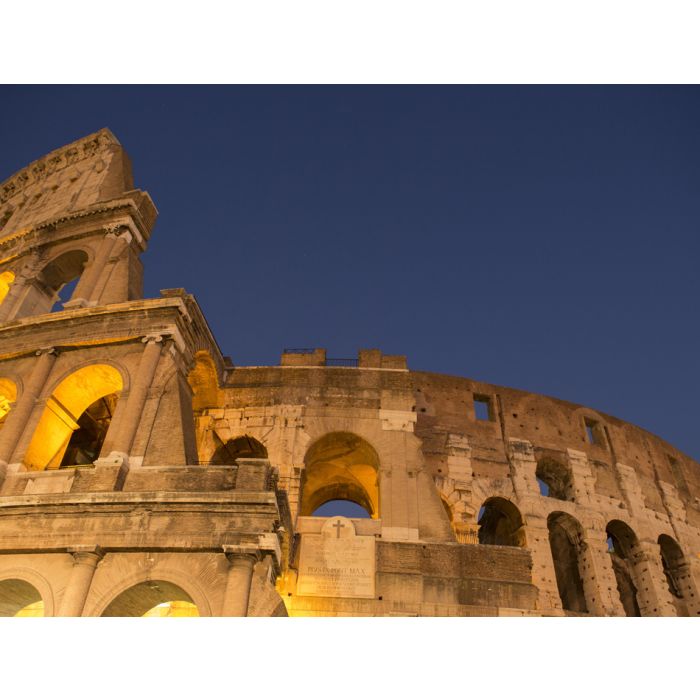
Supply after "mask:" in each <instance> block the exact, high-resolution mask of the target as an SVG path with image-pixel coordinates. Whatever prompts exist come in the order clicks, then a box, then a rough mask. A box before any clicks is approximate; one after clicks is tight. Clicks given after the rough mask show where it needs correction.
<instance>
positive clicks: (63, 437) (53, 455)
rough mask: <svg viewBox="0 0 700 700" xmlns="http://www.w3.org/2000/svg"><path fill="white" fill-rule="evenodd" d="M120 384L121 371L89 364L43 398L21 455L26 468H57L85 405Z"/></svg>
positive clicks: (111, 392)
mask: <svg viewBox="0 0 700 700" xmlns="http://www.w3.org/2000/svg"><path fill="white" fill-rule="evenodd" d="M123 386H124V384H123V382H122V377H121V374H120V373H119V372H118V371H117V370H116V369H115V368H114V367H112V366H111V365H90V366H88V367H83V368H81V369H79V370H77V371H76V372H73V374H71V375H69V376H68V377H66V378H65V379H64V380H63V381H62V382H61V383H60V384H59V385H58V386H57V387H56V389H55V391H54V392H53V394H52V395H51V397H50V398H49V399H48V401H47V402H46V407H45V408H44V413H43V414H42V416H41V420H40V421H39V425H38V426H37V428H36V431H35V432H34V436H33V437H32V441H31V443H30V444H29V447H28V448H27V453H26V454H25V456H24V464H25V466H26V467H27V469H28V470H39V469H58V467H59V466H60V465H61V460H62V459H63V454H64V452H65V451H66V448H67V447H68V443H69V441H70V438H71V435H72V434H73V431H74V430H75V429H76V428H77V427H78V422H77V421H78V418H80V416H81V415H82V414H83V412H84V411H85V409H87V408H88V406H90V405H91V404H92V403H93V402H95V401H97V400H98V399H100V398H102V397H103V396H107V395H108V394H113V393H118V392H120V391H121V390H122V388H123Z"/></svg>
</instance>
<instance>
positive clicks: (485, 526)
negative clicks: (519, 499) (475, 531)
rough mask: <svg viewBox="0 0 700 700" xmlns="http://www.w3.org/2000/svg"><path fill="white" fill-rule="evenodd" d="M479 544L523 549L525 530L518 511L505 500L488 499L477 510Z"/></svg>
mask: <svg viewBox="0 0 700 700" xmlns="http://www.w3.org/2000/svg"><path fill="white" fill-rule="evenodd" d="M478 526H479V544H495V545H502V546H506V547H524V546H525V529H524V527H523V518H522V516H521V515H520V511H519V510H518V508H517V507H516V506H515V504H513V503H511V502H510V501H509V500H507V499H505V498H498V497H496V498H489V499H487V500H486V501H485V502H484V504H483V505H482V506H481V509H480V510H479V519H478Z"/></svg>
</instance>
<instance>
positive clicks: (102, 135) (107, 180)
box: [0, 129, 134, 241]
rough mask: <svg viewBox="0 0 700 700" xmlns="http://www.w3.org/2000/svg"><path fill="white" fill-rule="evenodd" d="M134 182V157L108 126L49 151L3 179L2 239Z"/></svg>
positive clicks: (0, 187)
mask: <svg viewBox="0 0 700 700" xmlns="http://www.w3.org/2000/svg"><path fill="white" fill-rule="evenodd" d="M133 187H134V183H133V179H132V175H131V163H130V161H129V157H128V156H127V154H126V152H125V151H124V149H123V148H122V146H121V144H120V143H119V141H117V139H116V137H115V136H114V134H112V132H111V131H110V130H109V129H101V130H100V131H98V132H96V133H94V134H90V135H89V136H86V137H84V138H82V139H79V140H78V141H74V142H73V143H71V144H68V145H67V146H63V147H62V148H58V149H56V150H55V151H51V153H49V154H48V155H46V156H44V157H43V158H40V159H39V160H36V161H34V162H33V163H31V164H30V165H28V166H27V167H26V168H23V169H22V170H20V171H19V172H18V173H15V174H14V175H12V176H11V177H9V178H8V179H7V180H5V181H4V182H3V183H2V184H0V241H1V240H2V239H6V238H7V237H8V236H13V235H15V234H17V233H20V232H21V231H23V230H25V229H27V228H30V227H32V226H36V225H37V224H39V223H41V222H43V221H46V220H48V219H53V218H57V217H62V216H67V215H70V214H71V213H73V212H76V211H78V210H80V209H85V208H86V207H89V206H91V205H94V204H96V203H98V202H104V201H107V200H110V199H114V198H116V197H119V196H120V195H122V194H124V193H125V192H128V191H130V190H132V189H133Z"/></svg>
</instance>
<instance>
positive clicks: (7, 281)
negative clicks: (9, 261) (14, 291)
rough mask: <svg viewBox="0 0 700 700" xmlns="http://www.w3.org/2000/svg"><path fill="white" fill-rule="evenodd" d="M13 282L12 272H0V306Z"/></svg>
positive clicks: (13, 275)
mask: <svg viewBox="0 0 700 700" xmlns="http://www.w3.org/2000/svg"><path fill="white" fill-rule="evenodd" d="M14 281H15V274H14V272H10V271H9V270H5V272H0V304H2V302H3V301H5V297H6V296H7V294H8V292H9V291H10V287H11V286H12V283H13V282H14Z"/></svg>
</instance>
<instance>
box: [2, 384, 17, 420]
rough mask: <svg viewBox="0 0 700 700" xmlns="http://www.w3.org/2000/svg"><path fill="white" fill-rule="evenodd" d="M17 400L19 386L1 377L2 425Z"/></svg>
mask: <svg viewBox="0 0 700 700" xmlns="http://www.w3.org/2000/svg"><path fill="white" fill-rule="evenodd" d="M16 400H17V386H16V385H15V383H14V382H13V381H12V380H11V379H6V378H5V377H0V425H2V424H3V421H4V420H5V416H6V415H7V414H8V413H9V412H10V409H11V408H12V404H13V403H14V402H15V401H16Z"/></svg>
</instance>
